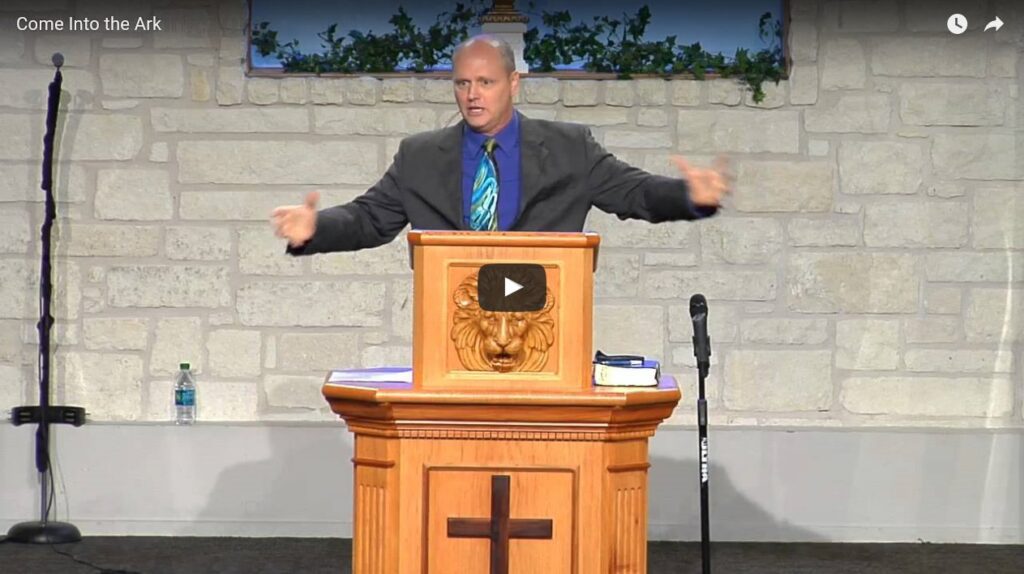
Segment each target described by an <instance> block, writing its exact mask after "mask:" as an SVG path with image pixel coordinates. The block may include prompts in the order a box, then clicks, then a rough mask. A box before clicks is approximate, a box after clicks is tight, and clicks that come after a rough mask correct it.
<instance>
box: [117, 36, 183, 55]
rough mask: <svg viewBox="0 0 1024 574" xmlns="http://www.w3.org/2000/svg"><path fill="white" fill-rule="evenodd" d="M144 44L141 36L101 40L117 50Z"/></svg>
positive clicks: (132, 48) (131, 48)
mask: <svg viewBox="0 0 1024 574" xmlns="http://www.w3.org/2000/svg"><path fill="white" fill-rule="evenodd" d="M142 44H143V42H142V38H141V37H139V36H107V37H106V38H103V40H102V42H101V45H102V46H103V47H104V48H113V49H115V50H134V49H135V48H141V47H142ZM189 58H191V56H189Z"/></svg>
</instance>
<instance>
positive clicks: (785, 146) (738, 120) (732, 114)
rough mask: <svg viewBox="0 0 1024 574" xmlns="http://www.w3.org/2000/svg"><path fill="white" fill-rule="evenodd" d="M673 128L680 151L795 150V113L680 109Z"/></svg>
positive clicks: (797, 126)
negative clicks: (677, 138) (677, 137)
mask: <svg viewBox="0 0 1024 574" xmlns="http://www.w3.org/2000/svg"><path fill="white" fill-rule="evenodd" d="M676 113H677V114H678V117H677V119H678V121H677V123H676V131H677V134H678V136H679V149H680V150H681V151H703V152H708V153H721V152H737V153H760V152H770V153H797V152H799V151H800V133H799V132H800V116H799V114H798V113H797V112H791V111H772V112H766V111H761V110H729V111H707V110H680V111H678V112H676Z"/></svg>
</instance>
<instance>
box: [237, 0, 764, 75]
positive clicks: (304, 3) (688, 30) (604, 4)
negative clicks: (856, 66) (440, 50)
mask: <svg viewBox="0 0 1024 574" xmlns="http://www.w3.org/2000/svg"><path fill="white" fill-rule="evenodd" d="M488 3H489V2H488ZM645 4H646V5H647V6H648V7H649V8H650V9H651V14H652V17H651V23H650V24H649V25H648V26H647V33H646V37H647V38H649V39H657V40H660V39H663V38H665V37H667V36H671V35H673V34H674V35H675V36H676V44H677V45H678V44H692V43H694V42H700V43H701V45H702V46H703V47H704V49H706V50H708V51H709V52H712V53H717V52H721V53H723V54H725V55H726V56H732V55H733V54H734V53H735V52H736V48H739V47H744V48H748V49H750V50H751V51H755V52H756V51H758V50H760V49H762V48H765V47H766V46H765V44H764V42H762V41H761V39H760V38H759V37H758V30H757V23H758V19H759V18H760V17H761V14H763V13H765V12H771V13H772V15H773V16H774V17H776V18H777V19H779V20H781V19H782V4H783V0H729V1H727V2H710V1H703V2H697V1H693V0H586V1H581V0H533V2H532V7H531V6H530V3H529V1H528V0H519V1H518V2H516V7H517V8H518V9H519V11H520V12H522V13H523V14H525V15H527V16H529V17H530V22H529V23H528V24H527V25H528V26H530V27H533V26H540V25H541V13H543V12H555V11H560V10H568V11H569V13H570V14H572V16H573V20H574V22H575V21H586V22H592V21H593V18H594V17H595V16H610V17H613V18H617V19H620V20H621V19H622V15H623V13H628V14H630V15H633V14H635V13H636V11H637V10H638V9H639V8H640V7H641V6H643V5H645ZM399 6H404V7H405V10H406V12H408V13H409V15H410V16H412V18H413V21H414V22H415V23H416V25H417V26H419V27H420V28H421V29H426V28H427V27H429V26H430V25H431V24H433V23H434V21H435V19H436V18H437V15H438V14H439V13H441V12H443V11H445V10H446V9H449V8H451V7H454V6H455V2H436V1H435V2H426V1H424V0H413V1H409V0H405V1H402V0H375V1H372V2H369V3H367V2H366V1H365V0H363V1H358V0H253V18H252V21H253V24H254V26H255V25H256V24H258V23H260V22H264V21H266V22H270V28H271V29H274V30H277V31H278V35H277V37H278V40H279V41H281V42H282V43H284V42H287V41H289V40H292V39H297V40H299V49H300V50H301V51H303V52H319V51H320V50H321V48H320V39H319V38H317V36H316V35H317V33H319V32H322V31H323V30H324V29H326V28H327V26H329V25H330V24H331V23H333V22H337V23H338V34H339V36H341V35H344V34H347V33H348V31H349V30H362V31H373V32H374V33H377V34H383V33H386V32H388V31H390V30H391V28H392V27H391V25H390V24H388V19H389V18H390V17H391V16H392V15H393V14H395V13H396V12H397V11H398V8H399ZM542 32H543V29H542ZM253 65H254V66H256V67H278V65H279V64H278V62H277V60H276V59H275V58H273V56H270V57H268V58H264V57H261V56H260V55H259V54H257V53H255V51H253Z"/></svg>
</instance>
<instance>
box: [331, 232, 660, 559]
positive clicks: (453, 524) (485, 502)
mask: <svg viewBox="0 0 1024 574" xmlns="http://www.w3.org/2000/svg"><path fill="white" fill-rule="evenodd" d="M598 241H599V239H598V237H597V236H596V235H594V234H583V233H579V234H576V233H554V234H549V233H511V232H510V233H501V232H499V233H473V232H417V231H413V232H410V233H409V244H410V251H411V253H410V255H411V259H412V263H413V269H414V290H415V293H414V295H415V296H414V309H413V366H412V372H411V376H408V377H403V376H402V373H401V372H400V371H394V372H393V375H388V374H385V375H383V376H381V377H373V378H372V379H374V380H368V379H366V378H363V377H360V378H359V380H344V379H342V380H339V379H338V378H337V377H336V376H329V377H328V380H327V382H326V383H325V384H324V387H323V394H324V396H325V397H326V398H327V400H328V402H329V403H330V405H331V408H332V410H333V411H334V412H335V413H337V414H338V415H340V416H341V417H342V418H344V419H345V421H346V423H347V424H348V428H349V429H350V430H351V431H352V432H353V433H355V456H354V457H353V459H352V463H353V465H354V467H355V481H354V484H355V486H354V491H355V492H354V495H355V500H354V515H355V518H354V533H353V534H354V536H353V538H354V556H353V571H354V573H355V574H371V573H372V574H378V573H379V574H392V573H399V574H426V573H428V572H429V573H430V574H467V573H468V574H477V573H479V574H487V573H491V574H499V573H500V574H505V573H511V574H536V573H545V574H562V573H566V574H568V573H573V574H597V573H601V574H605V573H612V572H614V573H643V572H646V570H647V469H648V467H649V466H650V465H649V463H648V459H647V440H648V438H649V437H651V436H652V435H653V434H654V432H655V429H656V428H657V426H658V425H659V424H660V423H661V422H662V421H663V420H664V419H665V418H666V417H668V416H669V415H670V414H671V413H672V410H673V408H674V407H675V405H676V403H677V402H678V401H679V398H680V392H679V389H678V387H677V385H676V383H675V381H674V380H673V379H672V378H671V377H663V378H662V381H661V384H660V385H659V386H658V387H656V388H651V387H646V388H612V387H603V388H597V387H593V386H592V384H591V357H592V355H593V350H592V317H593V272H594V268H595V263H596V258H597V246H598ZM522 263H528V264H533V265H539V266H540V267H541V268H542V269H543V276H544V278H545V280H546V281H545V283H546V285H541V287H539V289H541V290H542V292H541V294H542V296H541V297H540V299H539V300H540V301H541V303H540V304H539V308H537V309H536V310H528V311H493V310H491V311H488V310H486V309H485V308H484V307H481V304H480V300H481V297H482V295H481V293H482V292H483V291H484V290H485V288H491V287H493V285H492V283H493V281H490V282H489V283H487V285H486V286H484V287H481V285H480V284H481V283H482V282H485V279H486V278H485V277H481V276H482V275H484V274H483V273H481V272H480V269H481V267H482V266H483V265H486V264H522ZM527 288H534V289H537V288H538V287H536V286H532V287H531V286H527ZM533 295H537V293H536V292H534V293H533ZM492 299H493V297H492ZM485 307H486V305H485ZM491 308H492V309H493V307H491ZM613 351H618V350H613ZM406 374H407V375H408V373H406Z"/></svg>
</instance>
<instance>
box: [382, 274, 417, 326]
mask: <svg viewBox="0 0 1024 574" xmlns="http://www.w3.org/2000/svg"><path fill="white" fill-rule="evenodd" d="M388 292H389V297H390V300H389V307H390V310H391V334H392V335H394V336H397V337H399V338H401V339H404V340H412V301H413V293H412V281H411V280H409V279H396V280H392V281H391V282H390V285H389V287H388Z"/></svg>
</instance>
